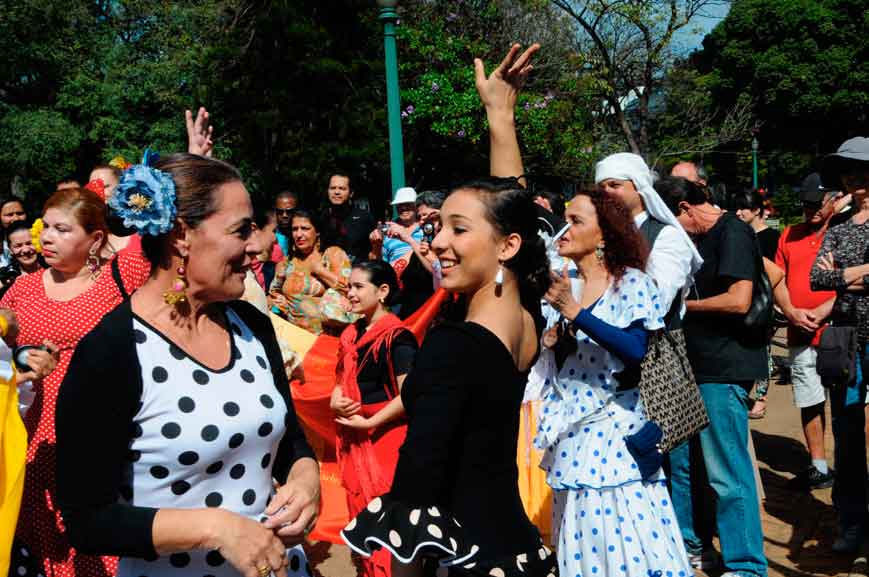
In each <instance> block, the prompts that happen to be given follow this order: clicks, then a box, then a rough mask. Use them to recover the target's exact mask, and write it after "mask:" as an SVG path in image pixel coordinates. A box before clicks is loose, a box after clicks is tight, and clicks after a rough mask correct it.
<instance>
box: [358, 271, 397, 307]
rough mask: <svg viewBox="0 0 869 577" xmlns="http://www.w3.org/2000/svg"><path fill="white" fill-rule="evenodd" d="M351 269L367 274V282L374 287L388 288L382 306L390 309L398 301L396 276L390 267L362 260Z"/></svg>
mask: <svg viewBox="0 0 869 577" xmlns="http://www.w3.org/2000/svg"><path fill="white" fill-rule="evenodd" d="M353 268H358V269H359V270H361V271H365V272H366V273H368V280H369V281H371V284H373V285H374V286H376V287H380V286H381V285H387V286H388V287H389V294H388V295H387V296H386V300H385V302H384V303H383V304H384V305H386V306H387V307H390V306H392V305H394V304H395V303H396V302H397V301H398V297H399V294H400V289H399V286H398V275H397V274H396V273H395V269H394V268H392V265H390V264H389V263H387V262H385V261H382V260H363V261H361V262H357V263H355V264H354V265H353Z"/></svg>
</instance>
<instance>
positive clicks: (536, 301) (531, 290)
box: [450, 177, 551, 314]
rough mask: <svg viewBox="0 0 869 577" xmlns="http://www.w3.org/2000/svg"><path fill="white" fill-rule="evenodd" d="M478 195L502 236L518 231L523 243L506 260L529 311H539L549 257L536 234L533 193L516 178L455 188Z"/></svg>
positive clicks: (467, 184)
mask: <svg viewBox="0 0 869 577" xmlns="http://www.w3.org/2000/svg"><path fill="white" fill-rule="evenodd" d="M459 190H470V191H473V192H476V193H477V194H478V195H479V198H480V200H481V201H482V202H483V205H484V206H485V207H486V219H487V220H488V221H489V223H490V224H491V225H492V226H493V227H494V228H495V230H497V231H498V233H499V234H501V235H502V236H507V235H509V234H514V233H515V234H518V235H519V236H520V237H521V238H522V245H521V246H520V248H519V252H517V253H516V254H515V255H514V256H513V258H511V259H510V260H508V261H506V262H504V266H505V267H507V268H508V269H509V270H510V271H511V272H512V273H513V274H514V275H516V279H517V280H518V281H519V296H520V298H521V301H522V305H523V306H524V307H525V308H526V310H528V311H529V312H532V314H533V311H536V310H539V306H540V299H541V298H542V297H543V295H544V294H546V291H547V290H548V289H549V285H550V283H551V279H550V277H549V257H548V256H547V254H546V246H545V245H544V244H543V239H541V238H540V236H538V234H537V210H536V209H535V206H534V195H533V194H532V193H531V192H529V191H527V190H525V189H524V188H522V186H521V185H520V184H519V182H518V181H517V180H516V179H515V178H496V177H490V178H484V179H480V180H473V181H471V182H467V183H465V184H463V185H461V186H459V187H457V188H455V189H454V190H453V191H452V192H451V193H450V194H452V193H454V192H457V191H459Z"/></svg>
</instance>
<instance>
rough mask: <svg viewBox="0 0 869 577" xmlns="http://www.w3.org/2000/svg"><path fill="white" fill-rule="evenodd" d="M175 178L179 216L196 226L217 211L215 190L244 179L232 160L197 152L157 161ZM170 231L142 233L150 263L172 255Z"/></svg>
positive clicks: (144, 249) (193, 226) (178, 217)
mask: <svg viewBox="0 0 869 577" xmlns="http://www.w3.org/2000/svg"><path fill="white" fill-rule="evenodd" d="M154 168H156V169H157V170H162V171H163V172H167V173H169V174H170V175H171V176H172V180H173V181H174V182H175V206H176V208H177V209H178V213H177V215H176V218H177V219H178V220H182V221H184V223H185V224H186V225H187V226H189V227H191V228H196V227H197V226H199V225H200V224H201V223H202V221H203V220H205V219H206V218H208V217H209V216H211V215H212V214H214V213H215V212H217V198H216V196H215V194H214V193H215V192H216V191H217V189H218V188H220V187H221V186H223V185H224V184H229V183H231V182H241V174H239V172H238V170H236V168H235V167H234V166H232V165H230V164H227V163H225V162H223V161H220V160H215V159H213V158H205V157H204V156H197V155H195V154H187V153H179V154H170V155H169V156H167V157H165V158H161V159H160V160H158V161H157V162H156V163H154ZM168 237H169V235H168V234H163V235H160V236H150V235H143V236H142V250H143V251H144V253H145V256H146V257H147V258H148V260H149V261H150V262H151V264H158V263H165V261H166V260H167V259H168V257H169V243H168Z"/></svg>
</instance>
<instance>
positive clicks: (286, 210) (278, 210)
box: [275, 208, 296, 215]
mask: <svg viewBox="0 0 869 577" xmlns="http://www.w3.org/2000/svg"><path fill="white" fill-rule="evenodd" d="M294 210H296V209H295V208H276V209H275V214H282V215H288V214H292V213H293V211H294Z"/></svg>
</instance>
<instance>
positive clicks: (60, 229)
mask: <svg viewBox="0 0 869 577" xmlns="http://www.w3.org/2000/svg"><path fill="white" fill-rule="evenodd" d="M43 222H44V223H45V227H44V229H43V232H42V237H41V241H42V247H43V256H44V257H45V260H46V262H47V263H48V265H49V268H48V269H46V270H44V271H38V272H35V273H32V274H29V275H26V276H24V277H21V278H19V279H18V280H17V281H16V282H15V284H14V285H13V286H12V287H11V288H10V289H9V291H8V292H7V293H6V294H5V296H4V297H3V299H2V300H0V307H3V308H8V309H11V310H13V311H14V312H15V314H16V315H17V317H18V322H19V324H20V327H21V332H20V334H19V335H18V339H17V345H18V346H22V345H45V346H46V348H47V349H48V350H47V351H44V352H43V351H31V353H30V357H29V359H28V361H29V362H28V365H30V368H31V369H33V370H32V371H29V372H23V371H22V373H21V374H20V377H19V379H20V380H33V381H34V388H35V390H36V399H35V400H34V403H33V406H32V407H31V408H30V410H29V412H28V413H27V415H26V417H25V425H26V427H27V433H28V438H29V445H28V450H27V469H26V479H25V489H24V500H23V502H22V507H21V513H20V515H19V520H18V530H17V534H16V537H17V539H16V546H15V547H14V550H13V552H12V563H11V565H10V567H11V570H10V571H11V572H10V574H11V575H28V574H30V573H33V572H34V571H36V573H33V574H34V576H35V575H38V574H41V575H45V577H75V576H78V577H108V576H111V575H114V574H115V569H116V567H117V559H115V558H114V557H92V556H87V555H77V554H76V553H75V551H74V550H73V549H72V548H71V547H70V546H69V543H68V541H67V539H66V536H65V534H64V528H63V524H62V521H61V518H60V511H59V509H58V508H57V507H56V505H55V503H54V501H55V494H56V486H55V481H54V475H55V461H56V454H55V446H56V439H55V432H54V415H55V403H56V400H57V393H58V389H59V387H60V383H61V382H62V381H63V378H64V375H66V370H67V366H68V364H69V361H70V358H71V357H72V353H73V351H74V350H75V347H76V345H77V344H78V342H79V340H80V339H81V338H82V337H83V336H84V335H85V334H87V333H88V332H89V331H90V330H91V329H92V328H93V327H94V326H96V324H97V323H98V322H99V321H100V319H102V317H103V316H104V315H105V314H106V313H107V312H109V311H110V310H112V309H113V308H115V306H117V305H118V304H120V303H121V301H122V300H123V299H124V298H125V296H126V293H128V292H132V291H133V290H134V289H136V288H138V286H140V285H141V284H142V283H143V282H144V281H145V279H147V277H148V275H149V272H150V264H149V263H148V261H147V260H145V258H144V257H143V256H142V255H141V253H138V252H136V251H126V250H124V251H120V252H119V253H118V254H117V256H116V257H115V258H114V260H108V261H107V260H103V259H102V258H101V257H100V255H101V254H102V252H103V248H104V247H105V243H106V239H107V237H108V230H107V227H106V205H105V204H104V203H103V201H102V200H101V199H100V198H99V197H98V196H97V195H96V194H95V193H93V192H91V191H90V190H85V189H67V190H62V191H58V192H56V193H55V194H54V195H53V196H52V197H51V198H50V199H49V200H48V202H47V203H46V204H45V213H44V216H43ZM55 363H56V367H54V368H53V370H52V367H53V366H54V364H55ZM94 450H98V448H97V447H94Z"/></svg>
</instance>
